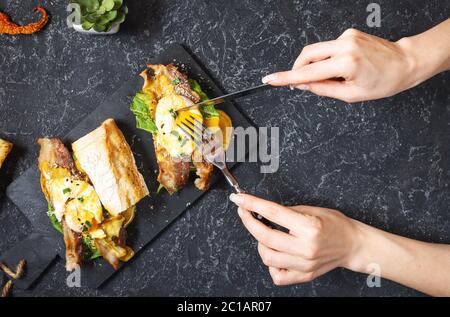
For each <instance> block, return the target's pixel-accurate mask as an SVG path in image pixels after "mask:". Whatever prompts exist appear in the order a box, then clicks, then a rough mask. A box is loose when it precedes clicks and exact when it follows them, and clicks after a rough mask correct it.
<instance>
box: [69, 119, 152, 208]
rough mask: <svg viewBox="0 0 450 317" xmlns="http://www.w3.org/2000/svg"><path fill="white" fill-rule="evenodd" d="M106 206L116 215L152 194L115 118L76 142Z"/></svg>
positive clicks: (76, 152) (77, 154)
mask: <svg viewBox="0 0 450 317" xmlns="http://www.w3.org/2000/svg"><path fill="white" fill-rule="evenodd" d="M72 149H73V152H74V155H75V158H76V160H77V161H78V164H79V166H80V167H81V168H82V169H83V171H84V172H85V173H86V174H87V175H88V177H89V179H90V180H91V182H92V184H93V185H94V188H95V191H96V192H97V194H98V196H99V197H100V200H101V202H102V204H103V206H104V207H105V209H106V210H107V211H108V212H109V213H110V214H111V215H113V216H116V215H118V214H120V213H122V212H124V211H125V210H127V209H128V208H130V207H132V206H134V205H136V204H137V203H138V202H139V201H140V200H141V199H142V198H144V197H145V196H147V195H148V194H149V191H148V188H147V185H146V184H145V182H144V178H143V177H142V175H141V174H140V173H139V171H138V169H137V167H136V162H135V160H134V156H133V153H132V152H131V148H130V146H129V145H128V143H127V141H126V140H125V137H124V136H123V134H122V131H120V129H119V128H118V127H117V125H116V123H115V122H114V120H113V119H108V120H106V121H105V122H103V123H102V125H101V126H100V127H99V128H97V129H96V130H94V131H92V132H91V133H89V134H87V135H86V136H84V137H82V138H81V139H79V140H78V141H76V142H74V143H73V144H72Z"/></svg>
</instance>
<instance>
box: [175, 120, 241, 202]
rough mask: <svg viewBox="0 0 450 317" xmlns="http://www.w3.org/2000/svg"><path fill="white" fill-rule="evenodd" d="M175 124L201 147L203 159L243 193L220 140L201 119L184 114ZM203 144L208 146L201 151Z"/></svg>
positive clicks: (238, 191) (237, 191)
mask: <svg viewBox="0 0 450 317" xmlns="http://www.w3.org/2000/svg"><path fill="white" fill-rule="evenodd" d="M177 126H178V127H179V128H180V129H181V131H183V133H184V134H185V135H186V136H188V137H189V138H190V139H191V140H192V141H194V143H195V145H196V146H197V147H199V148H200V149H202V153H203V158H204V159H205V161H207V162H208V163H211V164H212V165H214V166H216V167H217V168H218V169H220V170H221V171H222V173H223V175H224V176H225V179H226V180H227V181H228V183H229V184H230V185H231V186H232V187H233V189H234V190H235V191H236V193H244V190H243V189H242V188H241V187H240V186H239V183H238V181H237V180H236V178H235V177H234V176H233V174H231V172H230V170H229V169H228V167H227V164H226V160H225V150H224V148H223V145H222V140H217V135H216V134H213V133H211V132H210V131H209V129H207V128H206V127H205V126H204V125H203V124H202V122H201V121H199V120H198V119H197V118H195V117H194V116H192V115H189V116H184V117H183V119H182V120H177ZM212 142H214V144H212ZM219 142H220V143H219ZM205 146H207V147H208V148H207V150H206V151H203V149H204V148H205ZM209 150H211V151H209Z"/></svg>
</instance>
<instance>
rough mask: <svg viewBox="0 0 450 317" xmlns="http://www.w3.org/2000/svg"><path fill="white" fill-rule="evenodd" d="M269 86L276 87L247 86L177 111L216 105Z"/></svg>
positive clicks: (263, 89)
mask: <svg viewBox="0 0 450 317" xmlns="http://www.w3.org/2000/svg"><path fill="white" fill-rule="evenodd" d="M271 88H276V87H275V86H271V85H269V84H263V85H259V86H255V87H252V88H247V89H243V90H239V91H236V92H232V93H230V94H226V95H223V96H220V97H217V98H214V99H208V100H205V101H202V102H199V103H196V104H193V105H190V106H187V107H183V108H180V109H178V110H177V111H180V110H186V109H190V108H197V107H203V106H211V105H218V104H220V103H223V102H225V101H228V100H232V99H236V98H240V97H244V96H248V95H252V94H254V93H257V92H260V91H265V90H269V89H271Z"/></svg>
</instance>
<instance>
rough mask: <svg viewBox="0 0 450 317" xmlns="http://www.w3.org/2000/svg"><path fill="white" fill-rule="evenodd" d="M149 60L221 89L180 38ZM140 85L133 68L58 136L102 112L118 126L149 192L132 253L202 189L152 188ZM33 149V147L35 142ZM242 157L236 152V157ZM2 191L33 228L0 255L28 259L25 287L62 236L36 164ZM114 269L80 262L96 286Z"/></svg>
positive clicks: (241, 122)
mask: <svg viewBox="0 0 450 317" xmlns="http://www.w3.org/2000/svg"><path fill="white" fill-rule="evenodd" d="M149 63H154V64H169V63H174V64H175V65H177V66H179V67H180V68H181V69H182V70H183V71H185V72H187V73H188V74H189V76H190V77H191V78H193V79H196V80H197V81H199V83H200V84H201V86H202V88H204V89H205V91H206V92H207V93H208V95H209V96H210V97H215V96H220V95H223V92H222V91H221V90H220V89H219V88H218V87H217V86H216V85H215V84H214V82H213V81H212V80H211V78H210V77H209V76H208V75H207V74H206V73H205V72H204V71H203V70H202V68H201V66H200V65H199V64H198V63H197V62H196V61H195V60H194V59H193V58H192V56H190V55H189V53H188V52H187V51H186V50H185V49H184V48H183V47H182V46H181V45H179V44H173V45H171V46H169V47H168V48H167V50H166V51H164V52H163V53H162V54H161V55H160V56H159V57H157V58H154V59H153V58H149ZM141 86H142V79H141V78H140V77H139V76H137V74H136V75H135V76H133V78H132V79H131V80H130V81H128V82H127V83H125V84H124V85H123V86H122V87H121V88H120V89H119V90H117V91H116V92H115V93H114V94H113V95H112V96H111V97H109V98H108V99H107V100H105V102H104V103H103V104H102V105H100V106H99V107H98V108H97V109H96V110H94V111H93V112H92V113H91V114H90V115H88V116H87V117H86V118H85V119H84V120H82V121H81V122H80V124H79V125H78V126H77V127H75V128H74V129H73V130H72V131H71V132H69V134H68V135H67V136H66V137H64V138H63V141H64V142H65V143H66V144H67V145H70V143H71V142H73V141H75V140H77V139H78V138H80V137H82V136H84V135H85V134H87V133H89V132H90V131H92V130H94V129H95V128H96V127H98V126H99V125H100V124H101V123H102V122H103V121H104V120H105V119H107V118H114V119H115V120H116V122H117V124H118V126H119V127H120V129H121V130H122V131H123V133H124V135H125V137H126V139H127V141H128V143H129V144H130V146H131V148H132V150H133V153H134V155H135V158H136V162H137V165H138V168H139V170H140V171H141V173H142V174H143V175H144V178H145V180H146V182H147V185H148V188H149V190H150V193H151V194H150V196H149V197H147V198H145V199H143V200H142V201H141V202H140V203H139V204H138V208H137V215H136V219H135V220H134V221H133V223H132V224H131V225H130V227H129V228H128V244H129V245H130V246H131V247H132V248H133V249H134V250H135V252H136V253H137V252H139V251H140V250H141V249H142V248H143V247H145V246H146V245H147V244H148V243H149V242H151V241H152V240H153V239H154V238H155V237H156V236H157V235H158V234H159V233H160V232H161V231H162V230H163V229H164V228H165V227H166V226H168V225H169V224H170V223H171V222H172V221H174V220H175V219H176V218H177V217H178V216H180V215H181V214H182V213H183V211H185V210H186V209H187V208H188V207H189V205H190V204H192V203H193V202H195V201H196V200H197V199H198V198H200V197H201V196H202V195H203V194H204V193H203V192H201V191H199V190H197V189H196V188H195V186H194V185H193V182H190V183H189V185H188V186H187V187H185V188H183V189H182V190H181V191H180V192H179V193H178V194H176V195H173V196H169V195H168V194H167V192H164V193H160V194H156V190H157V187H158V183H157V181H156V176H157V174H156V173H157V169H158V167H157V164H156V158H155V154H154V150H153V143H152V137H151V135H150V134H149V133H147V132H145V131H142V130H139V129H136V128H135V118H134V116H133V114H132V113H131V111H130V110H129V104H130V102H131V99H132V98H133V96H134V94H135V93H136V92H137V91H139V90H140V88H141ZM220 107H221V109H223V110H225V111H226V112H227V113H228V115H229V116H230V117H231V118H232V120H233V125H234V127H243V128H247V127H249V126H251V124H250V122H249V121H248V120H247V119H246V118H245V117H244V116H243V115H242V113H240V112H239V111H238V110H237V109H236V107H235V106H234V105H233V104H231V103H225V104H223V105H221V106H220ZM50 137H55V136H50ZM56 137H57V136H56ZM250 147H251V148H249V149H248V151H253V150H254V149H255V145H250ZM34 150H35V151H36V153H38V147H37V146H36V148H35V149H34ZM241 159H242V158H239V157H238V158H237V161H240V160H241ZM235 164H236V163H233V162H231V163H229V167H233V166H234V165H235ZM220 178H222V176H221V175H220V174H219V173H218V172H217V171H215V173H214V175H213V184H214V183H216V182H217V180H219V179H220ZM6 194H7V196H8V197H9V198H10V199H11V200H12V201H13V202H14V203H15V204H16V205H17V206H18V207H19V208H20V210H21V211H22V212H23V214H24V215H25V216H26V217H27V218H28V219H29V220H30V222H31V223H32V225H33V228H34V230H35V232H34V233H33V234H32V235H30V236H29V237H28V238H27V239H26V240H25V241H22V242H21V243H19V244H18V245H16V246H15V247H14V248H12V249H11V250H9V251H8V252H6V254H4V255H3V256H2V257H1V260H3V261H4V262H6V263H7V264H9V265H11V266H13V265H15V263H17V261H18V260H19V259H20V258H25V259H26V260H27V262H28V268H29V269H28V271H27V274H26V275H25V276H24V278H23V279H22V280H20V281H19V282H18V283H17V284H16V285H17V286H18V287H20V288H28V287H29V286H30V285H31V284H32V283H33V282H34V281H35V280H36V279H37V278H38V277H39V276H40V274H42V272H43V271H44V270H45V268H46V267H47V266H48V265H49V264H50V263H51V262H52V261H53V260H54V259H55V257H56V256H57V254H58V255H59V256H61V257H62V258H64V242H63V239H62V236H61V235H60V234H59V233H58V232H56V231H55V230H54V229H53V228H52V226H51V224H50V221H49V219H48V217H47V214H46V211H47V203H46V201H45V199H44V196H43V195H42V193H41V189H40V184H39V171H38V169H37V166H33V167H31V168H30V169H28V170H27V171H26V172H25V173H23V174H22V175H21V176H20V177H19V178H18V179H17V180H15V181H14V182H13V183H12V184H10V185H9V186H8V188H7V190H6ZM43 241H44V242H43ZM123 265H126V264H123ZM114 273H115V271H114V269H113V268H112V267H111V266H110V265H108V264H107V263H106V262H105V261H104V260H103V259H99V260H96V261H93V262H90V263H87V264H85V265H84V266H83V267H82V270H81V281H82V284H83V285H86V286H89V287H99V286H101V285H102V284H103V283H104V282H105V281H106V280H107V279H108V278H109V277H111V276H112V275H113V274H114Z"/></svg>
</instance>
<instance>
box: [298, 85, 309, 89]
mask: <svg viewBox="0 0 450 317" xmlns="http://www.w3.org/2000/svg"><path fill="white" fill-rule="evenodd" d="M295 88H297V89H300V90H308V89H309V86H308V85H297V86H295Z"/></svg>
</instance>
